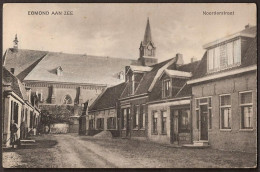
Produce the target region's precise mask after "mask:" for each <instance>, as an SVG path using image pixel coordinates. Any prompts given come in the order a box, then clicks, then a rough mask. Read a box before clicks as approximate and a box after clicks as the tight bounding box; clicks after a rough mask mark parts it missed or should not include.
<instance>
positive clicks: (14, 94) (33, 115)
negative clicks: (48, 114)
mask: <svg viewBox="0 0 260 172" xmlns="http://www.w3.org/2000/svg"><path fill="white" fill-rule="evenodd" d="M2 88H3V90H2V112H3V113H2V114H3V118H2V119H3V123H2V124H3V126H2V127H3V128H2V129H3V130H2V131H3V138H2V144H3V145H4V146H7V147H8V146H10V137H11V129H10V127H11V121H12V120H14V122H15V123H16V124H17V125H18V131H17V135H18V139H25V138H26V137H27V136H28V133H31V134H35V133H36V132H37V129H38V125H39V124H40V118H41V116H40V109H39V108H38V107H37V106H38V103H37V102H38V99H39V97H37V96H36V95H35V93H34V92H31V89H30V88H25V86H24V85H23V84H22V83H21V82H20V80H19V79H18V78H17V77H15V76H14V75H13V74H12V73H11V72H10V71H8V70H7V69H6V68H5V67H3V78H2Z"/></svg>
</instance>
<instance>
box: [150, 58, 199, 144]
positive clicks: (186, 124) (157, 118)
mask: <svg viewBox="0 0 260 172" xmlns="http://www.w3.org/2000/svg"><path fill="white" fill-rule="evenodd" d="M176 58H177V59H176V63H173V64H172V65H170V66H169V67H168V68H165V69H164V70H163V71H162V72H161V74H160V76H159V78H158V79H157V80H156V82H155V85H154V88H153V89H151V92H150V95H149V101H148V102H147V105H148V138H149V139H150V140H152V141H156V142H161V143H167V144H169V143H171V144H174V145H182V144H186V143H191V141H192V138H191V132H192V125H191V124H192V123H191V111H190V109H191V96H192V95H191V87H190V86H189V85H187V81H188V80H189V79H190V78H191V77H192V75H193V72H194V71H195V69H196V68H197V66H198V64H199V61H195V62H192V63H188V64H182V56H181V55H180V54H179V55H177V57H176Z"/></svg>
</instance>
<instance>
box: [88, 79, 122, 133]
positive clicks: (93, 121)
mask: <svg viewBox="0 0 260 172" xmlns="http://www.w3.org/2000/svg"><path fill="white" fill-rule="evenodd" d="M125 86H126V84H125V83H121V84H119V85H116V86H113V87H108V88H106V90H105V91H104V92H103V93H102V94H100V96H99V97H98V98H97V99H96V100H95V101H94V102H93V104H92V105H91V106H90V107H89V110H88V115H87V116H88V117H87V120H86V128H87V131H86V134H87V135H94V134H96V133H98V132H100V131H110V132H111V133H112V135H113V136H119V127H118V123H119V111H118V110H119V103H118V98H119V97H120V95H121V94H122V91H123V89H124V88H125Z"/></svg>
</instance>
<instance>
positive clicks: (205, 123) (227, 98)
mask: <svg viewBox="0 0 260 172" xmlns="http://www.w3.org/2000/svg"><path fill="white" fill-rule="evenodd" d="M256 41H257V40H256V27H250V26H246V28H245V29H244V30H242V31H241V32H238V33H235V34H233V35H230V36H228V37H225V38H222V39H218V40H216V41H214V42H211V43H208V44H206V45H204V48H205V49H206V53H205V54H204V56H203V58H202V60H201V62H200V64H199V66H198V68H197V70H196V71H195V72H194V75H193V77H192V79H191V80H190V81H188V84H189V85H190V86H191V87H192V95H193V96H192V114H193V115H192V136H193V141H194V142H198V141H199V142H203V144H204V143H208V144H209V145H210V146H211V147H212V148H217V149H224V150H235V151H247V152H254V153H256V147H257V141H256V140H257V139H256V138H257V43H256Z"/></svg>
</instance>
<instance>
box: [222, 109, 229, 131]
mask: <svg viewBox="0 0 260 172" xmlns="http://www.w3.org/2000/svg"><path fill="white" fill-rule="evenodd" d="M222 115H223V118H222V120H223V128H230V108H225V109H223V114H222Z"/></svg>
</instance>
